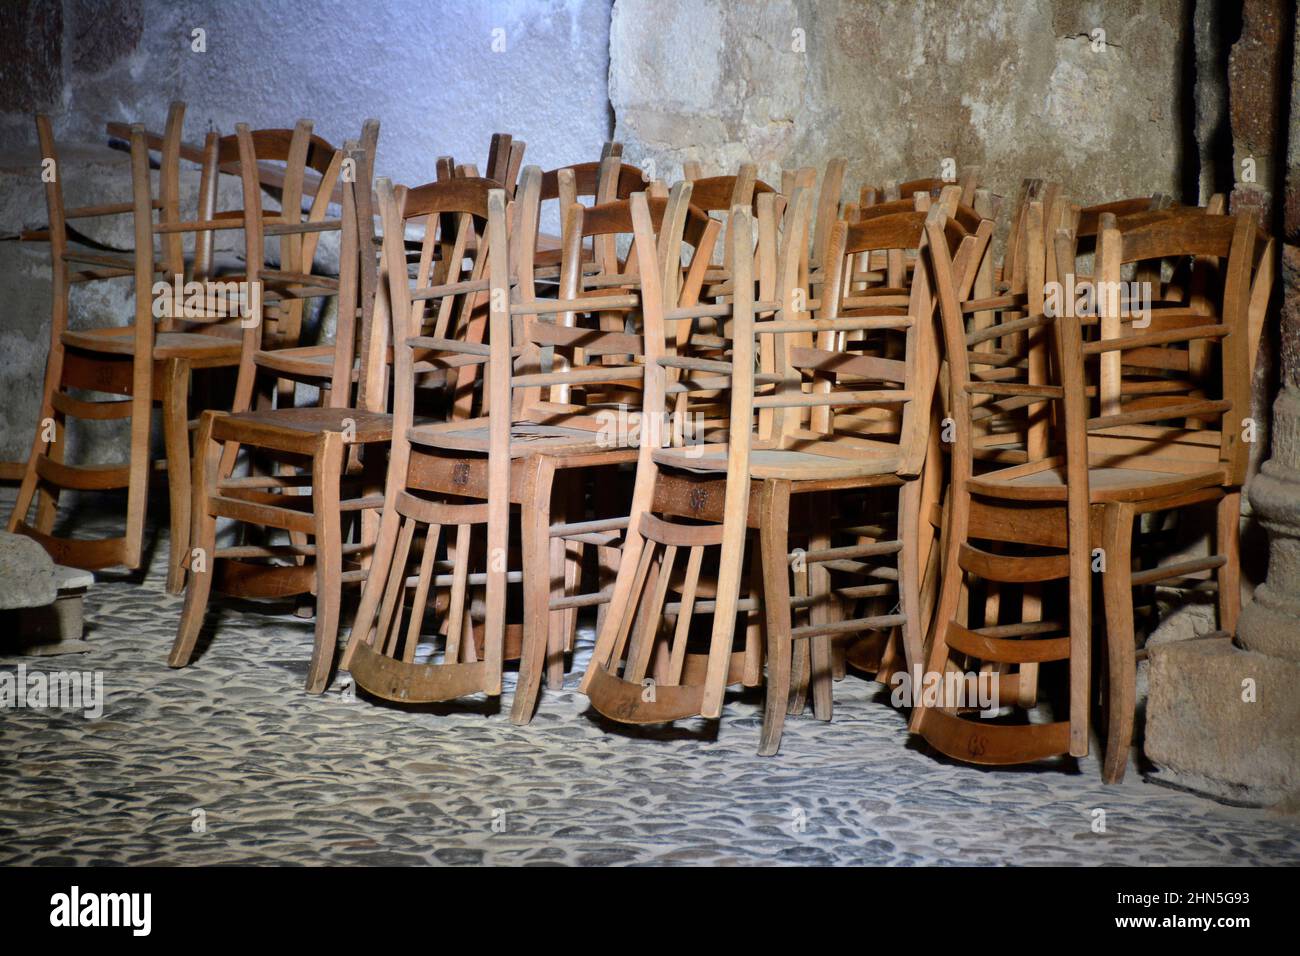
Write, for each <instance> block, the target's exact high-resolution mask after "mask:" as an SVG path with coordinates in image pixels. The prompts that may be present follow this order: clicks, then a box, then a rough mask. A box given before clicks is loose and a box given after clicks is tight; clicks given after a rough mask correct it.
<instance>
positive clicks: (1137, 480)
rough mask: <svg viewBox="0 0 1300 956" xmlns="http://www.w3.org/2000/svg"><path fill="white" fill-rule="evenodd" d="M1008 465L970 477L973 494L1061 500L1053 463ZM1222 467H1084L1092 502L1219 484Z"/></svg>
mask: <svg viewBox="0 0 1300 956" xmlns="http://www.w3.org/2000/svg"><path fill="white" fill-rule="evenodd" d="M1023 471H1024V468H1023V466H1012V467H1011V468H1003V469H1000V470H998V471H991V472H988V473H987V474H983V475H979V476H977V477H976V478H973V479H971V481H970V483H969V484H970V490H971V491H972V492H973V493H975V494H980V495H989V496H991V497H995V498H1016V499H1021V500H1032V501H1065V500H1066V472H1065V465H1064V464H1063V463H1056V464H1053V465H1051V466H1050V467H1046V468H1042V469H1039V470H1037V471H1033V472H1030V473H1028V474H1025V473H1023ZM1226 478H1227V476H1226V474H1225V473H1224V470H1223V469H1222V468H1214V469H1211V470H1206V471H1190V472H1189V471H1174V470H1172V469H1171V470H1169V471H1164V470H1161V469H1160V468H1159V467H1158V466H1157V467H1152V468H1136V467H1133V468H1127V467H1125V468H1118V467H1094V468H1089V469H1088V487H1089V497H1090V500H1091V501H1092V502H1093V503H1103V502H1114V501H1143V500H1150V499H1153V498H1163V497H1166V496H1169V495H1177V494H1183V493H1184V492H1188V491H1195V490H1197V489H1198V488H1212V487H1214V486H1216V485H1221V484H1223V483H1224V481H1225V480H1226Z"/></svg>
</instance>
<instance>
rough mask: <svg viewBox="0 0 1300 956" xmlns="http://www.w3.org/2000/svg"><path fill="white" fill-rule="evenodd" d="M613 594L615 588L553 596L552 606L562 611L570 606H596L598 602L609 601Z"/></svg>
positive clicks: (553, 608)
mask: <svg viewBox="0 0 1300 956" xmlns="http://www.w3.org/2000/svg"><path fill="white" fill-rule="evenodd" d="M613 596H614V589H613V588H605V589H604V590H603V591H593V592H592V593H590V594H566V595H565V596H564V597H559V598H553V599H552V600H551V605H550V606H551V610H552V611H561V610H564V609H565V608H570V607H594V606H596V605H597V604H607V603H609V599H610V598H611V597H613Z"/></svg>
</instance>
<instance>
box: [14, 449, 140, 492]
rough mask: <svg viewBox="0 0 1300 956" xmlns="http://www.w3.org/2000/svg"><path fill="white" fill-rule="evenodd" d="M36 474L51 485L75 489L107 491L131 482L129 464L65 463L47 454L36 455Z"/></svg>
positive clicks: (125, 485) (123, 486)
mask: <svg viewBox="0 0 1300 956" xmlns="http://www.w3.org/2000/svg"><path fill="white" fill-rule="evenodd" d="M36 474H37V475H39V476H40V478H41V480H42V481H46V482H49V483H50V484H51V485H55V486H57V487H59V488H70V489H72V490H75V491H108V490H110V489H114V488H125V487H127V486H128V485H129V484H130V483H131V466H130V465H65V464H63V463H62V462H58V461H55V460H54V459H52V458H50V457H49V456H48V455H37V456H36Z"/></svg>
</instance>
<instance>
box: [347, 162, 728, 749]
mask: <svg viewBox="0 0 1300 956" xmlns="http://www.w3.org/2000/svg"><path fill="white" fill-rule="evenodd" d="M565 178H567V176H566V177H565ZM540 181H541V171H540V170H538V169H536V168H535V167H531V168H530V169H528V170H525V173H524V177H523V180H522V191H521V193H520V198H519V199H517V201H516V204H515V209H514V215H513V218H512V235H513V241H512V244H511V246H510V249H511V250H512V252H511V255H510V256H509V258H510V259H511V260H512V261H513V265H512V266H507V265H506V264H505V263H503V262H501V261H498V260H493V266H492V275H493V277H494V278H493V279H492V290H493V295H494V296H496V297H497V298H499V299H502V300H503V301H506V302H508V303H509V314H510V315H511V316H513V319H512V320H511V322H512V325H513V329H512V330H511V331H510V332H509V333H506V332H501V331H499V330H495V329H494V331H493V333H492V335H493V336H494V337H493V339H492V341H491V342H490V343H489V345H488V347H487V348H486V349H483V348H478V349H473V348H472V347H470V346H468V345H459V344H457V343H454V342H447V341H445V340H440V341H438V342H437V343H436V347H438V348H443V349H445V350H446V351H448V352H449V353H450V354H451V355H452V356H456V355H459V354H462V353H465V352H466V351H467V350H468V351H471V352H472V353H473V354H477V355H479V356H480V358H479V361H482V359H483V357H485V356H484V354H483V353H486V357H490V358H491V359H492V360H493V361H494V362H497V363H500V364H496V365H493V366H492V369H491V370H490V371H489V376H488V386H487V390H488V392H489V393H490V400H489V401H488V402H486V406H487V407H486V409H485V411H486V414H483V413H482V411H480V413H479V414H476V415H471V416H468V417H465V418H453V419H452V420H450V421H446V422H442V423H437V422H435V423H430V424H418V425H412V426H411V427H409V428H407V429H405V432H404V434H405V437H406V439H407V441H406V443H405V447H403V444H402V442H401V440H400V436H401V434H403V432H402V431H401V429H400V424H399V432H398V434H399V438H398V439H395V441H394V449H395V452H394V457H393V461H392V463H391V464H390V471H389V474H390V482H389V497H390V498H391V499H392V502H393V504H394V505H395V506H396V507H395V508H394V510H393V511H392V512H391V514H390V513H389V512H388V511H387V510H386V512H385V518H386V521H387V529H386V530H385V531H382V532H381V546H380V548H379V549H378V550H379V552H380V553H381V554H383V553H386V552H387V550H388V549H387V548H385V547H384V546H383V544H384V542H385V541H393V542H395V543H396V552H395V555H394V557H393V560H392V563H391V565H390V566H389V567H390V570H389V571H388V580H387V583H386V585H385V586H384V587H382V588H381V586H380V582H379V579H378V578H375V580H374V582H373V583H372V587H370V588H368V589H367V591H366V593H365V594H364V595H363V598H362V606H361V609H360V610H359V611H358V618H357V620H358V625H357V627H356V628H355V629H354V635H353V638H352V640H351V641H350V642H349V645H348V652H347V655H346V656H345V666H350V668H351V670H352V673H353V676H354V678H356V680H357V682H358V684H360V685H361V686H363V687H366V688H367V689H370V690H372V691H373V692H375V693H377V694H379V695H381V696H385V697H389V698H391V699H397V700H409V701H416V700H442V699H449V698H451V697H458V696H462V695H463V694H465V693H468V692H470V691H469V690H466V688H467V687H472V688H473V689H477V690H483V691H486V692H487V693H488V694H490V695H491V694H498V693H500V670H501V662H502V659H503V656H504V654H505V650H504V643H505V641H504V619H503V614H504V602H505V598H504V590H503V589H504V586H505V584H506V583H507V581H510V580H515V581H519V582H520V583H521V584H522V590H523V607H524V623H523V632H522V642H521V647H520V651H519V654H520V666H519V679H518V685H517V689H516V692H515V699H514V703H513V707H512V719H513V720H515V721H516V722H519V723H523V722H527V721H528V720H529V719H530V718H531V716H532V712H533V709H534V707H535V705H536V700H537V694H538V689H539V687H540V680H541V676H542V672H543V667H546V668H547V669H548V670H552V674H553V671H554V668H555V664H556V663H559V665H560V668H561V670H560V674H561V676H562V656H561V655H562V653H563V649H564V648H563V644H562V642H561V641H559V640H557V639H556V637H554V636H553V634H552V630H551V628H550V626H549V625H550V622H551V620H552V614H551V612H552V611H555V610H563V609H565V608H567V607H576V606H583V605H590V604H595V603H598V602H599V601H601V600H603V597H604V596H603V595H599V594H595V595H576V596H569V595H557V594H556V592H555V588H556V581H555V575H554V573H553V569H554V567H555V565H554V563H553V561H552V548H551V542H552V541H553V540H555V539H561V540H564V539H569V538H574V537H579V538H581V537H590V536H592V535H599V534H601V533H607V532H610V531H617V530H618V529H620V528H621V527H622V526H623V525H625V524H626V518H617V517H616V518H612V519H604V520H596V521H594V522H584V521H577V522H565V521H563V520H562V521H560V522H559V523H554V522H553V520H552V518H553V509H552V495H551V489H552V485H553V481H554V476H555V473H556V472H557V471H561V470H564V469H574V468H595V467H601V466H605V465H610V464H617V463H619V462H623V461H628V460H632V459H634V458H635V457H636V451H635V449H630V448H629V446H628V445H627V443H626V438H627V436H626V435H625V434H623V430H620V429H617V428H615V429H611V428H610V424H611V418H612V417H613V416H612V415H611V414H610V413H611V412H612V411H614V407H615V406H614V404H613V403H612V402H605V403H602V401H601V398H598V397H597V396H601V397H603V398H604V399H608V398H609V395H608V394H607V391H608V390H609V389H610V388H611V387H612V386H622V385H629V386H632V387H633V388H634V389H635V390H636V392H637V393H638V394H640V393H644V392H645V391H647V390H649V389H651V388H652V387H653V383H650V384H647V383H646V382H645V381H644V369H645V367H646V363H647V362H648V359H647V358H646V353H645V346H644V345H643V344H642V343H643V339H644V333H642V332H641V331H639V330H638V331H636V332H629V331H624V329H626V328H627V327H628V326H626V324H624V323H623V322H622V321H620V323H619V328H617V329H614V328H607V327H606V325H608V323H606V322H604V321H602V315H604V314H606V313H617V314H619V315H623V316H626V315H628V314H632V315H634V316H635V319H636V321H637V322H639V323H643V324H644V325H645V326H649V327H651V328H653V327H654V325H655V324H656V323H657V322H659V321H661V319H660V313H661V305H660V299H659V288H660V276H659V270H660V268H661V266H660V264H659V251H658V248H657V246H656V233H655V226H656V222H657V223H658V224H659V226H660V228H661V229H673V230H675V231H676V234H677V235H679V236H680V235H682V234H683V232H684V230H685V224H686V221H687V218H688V217H687V210H686V206H685V203H684V201H683V200H682V199H681V198H678V199H677V200H676V201H673V200H668V201H664V200H647V199H646V198H645V196H644V195H643V194H639V193H638V194H635V195H634V196H633V197H632V198H631V199H629V200H624V201H617V202H613V203H605V204H600V205H597V206H594V207H592V208H590V209H587V208H584V207H582V206H580V205H577V204H574V205H571V206H570V208H569V210H568V215H567V217H566V222H565V236H564V247H563V248H564V258H563V262H562V263H561V265H562V269H561V274H562V279H561V288H560V295H561V297H560V299H558V300H551V299H538V298H535V296H534V292H533V289H534V279H533V275H532V265H533V262H534V253H533V241H534V239H535V236H536V231H537V208H538V197H539V195H540ZM496 202H497V204H498V205H499V206H501V207H502V208H501V209H495V207H494V209H493V216H492V217H490V219H489V227H488V232H489V236H488V239H487V243H488V246H489V248H493V247H494V243H495V247H496V248H502V247H503V245H504V243H505V239H504V236H505V234H506V230H505V227H504V219H505V213H504V198H503V197H502V198H501V199H499V200H496ZM394 214H395V213H394ZM494 219H495V220H501V225H499V226H497V227H496V228H495V229H494V228H493V220H494ZM704 228H705V229H707V228H708V227H707V226H706V227H704ZM607 235H614V236H618V235H630V236H631V247H630V251H629V253H628V258H627V263H628V265H627V269H626V271H624V272H622V273H620V274H611V275H607V276H605V277H604V279H603V281H601V282H599V283H597V285H598V288H596V289H593V290H588V291H584V290H583V288H582V286H583V284H584V283H583V282H582V266H583V263H584V261H585V256H584V253H583V243H584V240H586V239H591V238H599V237H603V236H607ZM678 241H679V242H680V239H679V240H678ZM697 241H699V239H697ZM504 252H505V250H504V249H502V256H501V258H505V255H504ZM503 270H507V271H508V277H507V278H502V276H503V275H507V272H506V271H503ZM701 271H702V266H701ZM589 281H590V280H589ZM400 295H401V293H400V291H399V292H395V294H394V298H395V301H396V302H398V303H400V302H401V299H400V298H398V296H400ZM395 314H399V313H395ZM502 321H504V318H503V320H502ZM633 327H635V323H634V326H633ZM410 331H411V329H410V328H407V327H405V326H403V327H400V328H395V330H394V336H395V338H397V339H398V340H399V341H400V340H402V339H406V340H408V341H411V342H413V343H415V342H419V341H420V340H419V339H416V338H409V335H410ZM399 336H400V338H398V337H399ZM511 338H513V341H514V342H515V343H516V344H515V345H514V346H513V347H512V346H511V345H510V341H511ZM426 345H427V346H428V347H434V343H426ZM399 354H400V353H399ZM607 357H608V358H609V359H613V360H614V361H611V362H608V363H606V362H605V361H604V360H605V359H606V358H607ZM508 362H513V364H514V371H513V374H512V375H502V374H501V373H500V372H498V371H497V369H498V368H501V367H503V365H504V364H505V363H508ZM548 369H549V370H548ZM395 376H396V379H397V381H398V382H399V384H400V383H401V382H402V380H403V374H402V371H401V369H400V367H399V368H398V369H397V370H396V371H395ZM398 394H399V397H400V395H401V394H402V393H401V392H399V393H398ZM638 404H639V402H638ZM401 409H402V406H401V404H399V405H398V406H397V410H398V414H399V419H400V416H401ZM502 409H505V410H507V414H508V415H509V418H508V419H507V418H506V415H503V414H502V412H501V410H502ZM634 410H635V411H637V412H638V413H639V411H640V409H639V408H636V409H634ZM494 455H499V456H500V457H507V456H508V458H507V460H509V462H510V466H509V468H508V469H507V468H505V467H502V466H500V465H494V464H492V462H493V460H494ZM417 493H418V495H419V497H418V498H417V497H416V495H417ZM433 496H437V497H438V498H440V499H442V500H438V501H435V500H430V499H431V498H432V497H433ZM413 502H418V503H416V504H413ZM511 503H517V504H518V505H519V514H520V524H521V537H522V545H521V549H520V550H521V552H522V570H521V571H520V572H509V573H508V572H507V569H506V566H505V558H506V554H507V552H506V550H505V542H504V541H497V542H496V543H493V541H492V540H489V542H488V547H487V549H486V551H482V552H481V555H482V557H483V558H484V559H485V560H487V561H488V564H489V567H488V569H487V571H485V572H483V574H482V575H481V576H480V577H481V581H482V583H485V584H486V585H487V587H488V589H489V593H488V595H487V597H486V602H485V608H486V612H487V615H488V616H487V618H486V620H485V621H484V625H483V631H482V635H483V636H482V639H481V640H478V639H477V638H476V636H475V634H474V632H473V629H472V627H471V622H470V617H471V615H470V614H469V613H468V608H467V607H466V606H465V600H466V597H465V595H466V588H467V587H468V586H470V585H472V584H474V583H476V582H477V581H478V580H479V579H478V578H475V577H474V575H472V574H471V573H470V572H469V570H468V567H469V565H468V560H469V557H470V554H471V553H472V552H471V550H470V547H469V545H468V544H467V543H466V544H463V545H462V543H461V539H460V538H458V543H457V546H456V552H455V555H454V566H453V567H452V568H451V571H452V573H451V574H450V575H443V576H435V577H433V578H432V579H431V578H430V574H432V573H433V571H435V570H436V569H437V565H436V563H435V561H436V551H437V548H438V541H439V536H440V529H441V527H442V526H443V525H444V524H455V525H457V527H458V530H459V529H461V528H464V529H466V530H467V529H468V526H470V525H476V524H477V525H483V524H486V525H487V526H488V532H489V539H491V536H492V527H493V525H492V520H493V518H492V515H493V514H494V513H495V514H497V515H498V516H499V515H500V514H501V509H503V508H505V507H508V506H509V504H511ZM501 520H502V519H499V518H498V526H499V525H500V521H501ZM418 525H424V526H425V528H426V530H425V534H424V536H423V542H424V543H423V548H422V549H421V551H422V553H421V555H420V561H421V567H420V570H419V572H418V573H417V574H416V575H415V576H413V577H412V576H408V575H407V573H406V568H407V563H408V561H410V560H412V554H411V541H412V540H413V539H414V538H415V536H416V533H417V531H418V530H420V529H419V528H418ZM499 533H500V534H502V535H504V534H505V530H504V528H502V529H501V530H500V532H499ZM384 535H386V537H385V536H384ZM444 577H445V578H446V580H445V581H444V580H443V578H444ZM494 581H495V582H496V584H495V589H494ZM421 582H424V583H421ZM409 586H415V587H416V588H417V590H416V596H415V601H414V604H413V605H412V609H411V616H410V618H409V622H410V623H409V624H408V626H407V628H406V633H405V635H404V636H403V635H402V634H401V633H400V632H401V628H400V624H401V618H402V614H401V613H400V612H398V609H399V608H400V607H401V606H402V604H403V602H404V595H405V592H406V589H407V587H409ZM430 586H434V587H450V588H451V589H452V594H451V597H450V600H449V610H450V614H451V615H452V618H453V620H452V621H451V622H450V623H449V624H448V625H447V628H446V642H447V643H446V646H445V649H444V651H443V660H442V662H441V663H438V664H433V663H422V662H417V661H416V660H415V648H416V647H418V644H419V639H420V634H421V630H422V619H423V616H424V613H425V610H426V607H427V596H428V588H429V587H430ZM494 590H495V593H494ZM376 614H378V620H377V623H376V620H375V619H376ZM548 651H549V657H550V660H548V659H547V658H548ZM557 659H558V660H557ZM484 662H486V663H484ZM465 664H474V665H479V664H482V665H483V666H482V667H479V668H478V670H488V671H490V673H488V674H487V675H486V676H485V675H478V677H483V678H484V679H483V680H479V679H478V677H476V678H475V679H474V680H473V681H471V682H470V683H466V682H464V681H461V680H459V679H458V678H457V672H458V671H459V672H464V671H465V668H464V667H462V665H465ZM449 665H450V666H449ZM431 668H432V669H431ZM485 681H486V683H485Z"/></svg>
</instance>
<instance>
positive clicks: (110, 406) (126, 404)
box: [50, 392, 135, 422]
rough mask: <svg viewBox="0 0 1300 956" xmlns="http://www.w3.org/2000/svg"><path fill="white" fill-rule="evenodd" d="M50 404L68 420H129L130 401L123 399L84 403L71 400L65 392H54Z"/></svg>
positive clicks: (76, 399) (131, 401)
mask: <svg viewBox="0 0 1300 956" xmlns="http://www.w3.org/2000/svg"><path fill="white" fill-rule="evenodd" d="M50 404H51V405H53V406H54V410H55V411H56V412H58V413H59V414H61V415H67V416H68V417H69V418H82V419H89V420H92V421H101V422H102V421H109V420H111V419H115V418H130V417H131V406H132V405H133V404H135V403H134V401H133V400H132V399H129V398H124V399H120V400H118V401H111V402H86V401H82V400H81V399H79V398H73V397H72V396H71V395H69V394H68V393H67V392H54V393H53V394H51V395H50Z"/></svg>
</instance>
